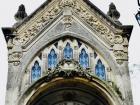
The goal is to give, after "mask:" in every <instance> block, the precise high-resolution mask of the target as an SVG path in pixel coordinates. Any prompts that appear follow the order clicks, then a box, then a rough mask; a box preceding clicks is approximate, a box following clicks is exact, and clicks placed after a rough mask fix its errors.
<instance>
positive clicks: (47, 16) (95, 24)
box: [14, 0, 124, 46]
mask: <svg viewBox="0 0 140 105" xmlns="http://www.w3.org/2000/svg"><path fill="white" fill-rule="evenodd" d="M65 7H70V8H72V9H73V12H74V14H76V15H77V16H78V17H80V18H81V19H82V20H84V21H85V22H86V23H88V25H89V26H90V27H91V28H92V29H93V30H95V31H96V32H97V33H99V34H98V36H99V37H102V38H103V39H104V40H105V41H106V42H107V43H108V44H109V45H110V46H113V45H114V44H121V43H123V42H124V40H123V38H122V36H121V34H117V35H116V34H114V33H113V32H112V31H111V30H110V29H109V28H108V27H107V26H105V25H104V24H103V23H102V22H101V21H100V20H99V19H98V18H97V16H95V15H94V14H92V13H91V12H89V10H87V9H86V8H85V7H84V6H83V5H81V4H80V3H78V1H77V0H62V1H60V2H57V3H56V4H55V5H53V6H52V8H47V9H46V8H45V9H43V10H42V11H44V13H43V15H40V16H39V17H38V19H36V20H33V21H34V22H33V23H32V24H25V26H24V25H23V26H21V27H19V29H17V30H16V31H15V32H14V34H16V35H17V37H15V38H14V42H16V41H19V42H20V43H21V44H22V46H24V45H25V44H27V43H28V42H29V41H30V40H32V39H33V38H34V37H35V36H36V35H38V33H39V32H40V31H41V30H42V29H43V28H44V27H45V26H46V25H48V24H49V23H50V22H51V21H52V20H53V19H55V18H56V17H57V16H58V15H59V14H60V13H61V11H62V9H63V8H65ZM40 13H41V12H40ZM71 22H72V16H64V18H63V24H64V25H65V27H66V28H69V27H71V25H72V24H71ZM26 25H27V28H26V29H25V27H26Z"/></svg>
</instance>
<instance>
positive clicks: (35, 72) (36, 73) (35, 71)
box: [31, 61, 41, 82]
mask: <svg viewBox="0 0 140 105" xmlns="http://www.w3.org/2000/svg"><path fill="white" fill-rule="evenodd" d="M31 73H32V77H31V78H32V82H33V81H36V80H38V79H39V78H40V77H41V67H40V65H39V63H38V61H35V63H34V66H33V67H32V72H31Z"/></svg>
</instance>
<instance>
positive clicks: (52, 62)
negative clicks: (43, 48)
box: [48, 49, 57, 69]
mask: <svg viewBox="0 0 140 105" xmlns="http://www.w3.org/2000/svg"><path fill="white" fill-rule="evenodd" d="M56 65H57V54H56V53H55V51H54V49H52V50H51V51H50V53H49V55H48V68H49V69H53V68H55V67H56Z"/></svg>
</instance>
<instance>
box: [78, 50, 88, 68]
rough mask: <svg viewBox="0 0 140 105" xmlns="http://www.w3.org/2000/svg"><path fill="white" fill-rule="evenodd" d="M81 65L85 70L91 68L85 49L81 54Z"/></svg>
mask: <svg viewBox="0 0 140 105" xmlns="http://www.w3.org/2000/svg"><path fill="white" fill-rule="evenodd" d="M79 63H80V65H81V66H82V67H83V68H84V69H86V68H88V67H89V56H88V54H87V53H86V51H85V49H82V50H81V53H80V55H79Z"/></svg>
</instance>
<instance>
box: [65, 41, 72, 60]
mask: <svg viewBox="0 0 140 105" xmlns="http://www.w3.org/2000/svg"><path fill="white" fill-rule="evenodd" d="M72 57H73V50H72V48H71V46H70V44H69V43H67V44H66V46H65V48H64V59H67V60H70V59H72Z"/></svg>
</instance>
